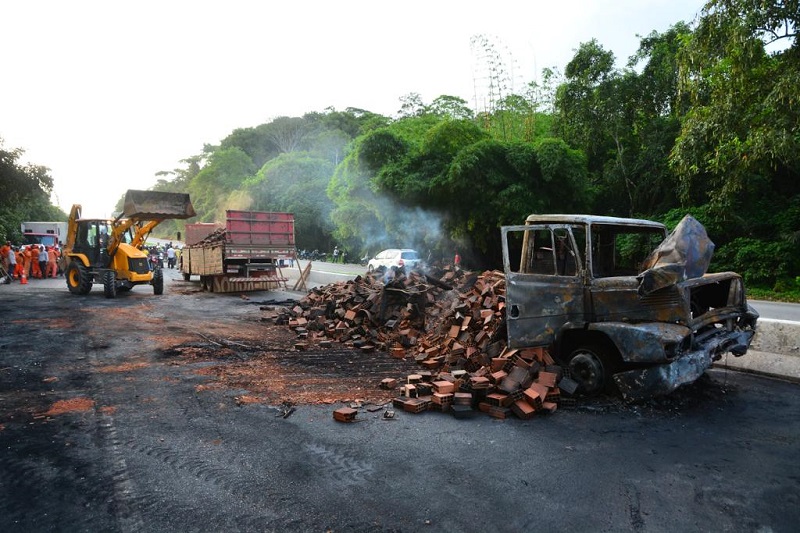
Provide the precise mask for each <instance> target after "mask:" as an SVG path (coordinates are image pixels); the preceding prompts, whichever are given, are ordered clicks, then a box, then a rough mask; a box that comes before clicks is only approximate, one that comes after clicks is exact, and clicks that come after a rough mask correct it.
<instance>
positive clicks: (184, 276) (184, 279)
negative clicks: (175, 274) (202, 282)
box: [183, 273, 192, 281]
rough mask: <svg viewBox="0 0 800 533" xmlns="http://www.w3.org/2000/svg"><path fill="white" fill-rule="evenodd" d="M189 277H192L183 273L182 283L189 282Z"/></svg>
mask: <svg viewBox="0 0 800 533" xmlns="http://www.w3.org/2000/svg"><path fill="white" fill-rule="evenodd" d="M191 277H192V275H191V274H186V273H184V274H183V281H189V279H190V278H191Z"/></svg>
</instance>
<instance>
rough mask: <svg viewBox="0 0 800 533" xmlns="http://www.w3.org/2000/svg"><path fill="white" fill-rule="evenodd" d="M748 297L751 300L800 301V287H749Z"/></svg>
mask: <svg viewBox="0 0 800 533" xmlns="http://www.w3.org/2000/svg"><path fill="white" fill-rule="evenodd" d="M747 298H748V299H750V300H767V301H770V302H789V303H795V304H796V303H800V289H793V290H789V291H780V292H778V291H775V290H774V289H772V288H764V287H752V286H748V287H747Z"/></svg>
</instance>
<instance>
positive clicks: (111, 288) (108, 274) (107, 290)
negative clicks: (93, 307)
mask: <svg viewBox="0 0 800 533" xmlns="http://www.w3.org/2000/svg"><path fill="white" fill-rule="evenodd" d="M103 294H104V295H105V297H106V298H116V296H117V275H116V273H115V272H114V271H113V270H106V271H105V272H103Z"/></svg>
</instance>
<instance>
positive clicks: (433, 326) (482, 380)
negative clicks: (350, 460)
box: [277, 268, 575, 418]
mask: <svg viewBox="0 0 800 533" xmlns="http://www.w3.org/2000/svg"><path fill="white" fill-rule="evenodd" d="M277 322H278V323H284V324H288V325H289V326H290V327H292V328H293V329H294V330H295V332H296V333H297V335H298V342H297V344H296V345H295V347H296V348H297V349H298V350H303V349H307V348H308V347H309V345H317V346H320V347H325V346H330V344H331V343H332V342H338V343H343V344H345V345H347V346H351V347H352V348H354V349H359V350H363V351H374V350H380V351H385V352H387V353H388V354H389V355H390V356H391V357H396V358H403V359H404V358H407V357H413V358H414V359H415V360H416V361H417V363H418V364H420V365H421V366H422V367H423V368H424V370H422V371H420V372H419V373H417V374H412V375H410V376H408V377H407V378H406V380H405V381H406V383H403V384H401V386H400V392H401V396H400V397H398V398H396V399H395V400H394V405H395V407H396V408H402V409H403V410H404V411H407V412H413V413H419V412H423V411H426V410H440V411H447V412H452V413H453V414H454V415H455V416H467V415H468V414H470V413H474V412H475V410H480V411H483V412H486V413H488V414H489V415H492V416H495V417H498V418H505V417H506V416H508V415H509V414H510V413H514V414H515V415H517V416H518V417H520V418H529V417H530V416H532V415H533V414H534V413H535V412H537V411H543V412H552V411H554V410H555V409H556V407H557V406H558V404H559V402H560V399H561V392H562V391H564V392H567V393H572V392H574V389H575V385H574V381H572V380H571V379H569V378H568V377H565V376H564V375H563V371H562V369H561V367H559V366H556V365H555V364H554V361H553V360H552V359H551V358H550V356H549V354H548V353H547V351H546V350H544V349H542V348H529V349H524V350H509V349H508V348H507V347H506V340H505V339H506V327H505V277H504V276H503V273H502V272H497V271H486V272H483V273H472V272H467V271H461V270H455V269H452V268H449V269H444V270H441V271H437V272H435V273H428V274H422V273H419V272H411V273H409V274H408V275H398V276H396V277H393V278H392V279H388V280H387V279H384V278H381V277H373V276H370V275H367V276H363V277H362V276H359V277H357V278H355V279H353V280H350V281H347V282H339V283H334V284H331V285H327V286H325V287H320V288H316V289H313V290H312V291H311V292H310V293H309V294H308V295H307V296H306V297H305V298H304V299H303V300H301V301H300V302H299V303H298V305H296V306H295V307H294V308H292V309H287V310H285V312H284V314H283V315H281V316H279V317H278V319H277ZM393 381H394V380H391V379H389V380H386V379H385V380H384V381H383V382H382V383H381V384H380V385H381V386H382V387H384V388H395V387H397V386H398V383H397V382H396V381H394V383H392V382H393Z"/></svg>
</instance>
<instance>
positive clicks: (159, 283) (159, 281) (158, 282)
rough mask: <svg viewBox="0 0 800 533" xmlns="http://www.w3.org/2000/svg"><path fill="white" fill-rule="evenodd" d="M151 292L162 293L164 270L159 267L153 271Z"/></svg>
mask: <svg viewBox="0 0 800 533" xmlns="http://www.w3.org/2000/svg"><path fill="white" fill-rule="evenodd" d="M153 294H155V295H156V296H158V295H160V294H164V271H163V270H161V269H160V268H156V269H155V270H154V271H153Z"/></svg>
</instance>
